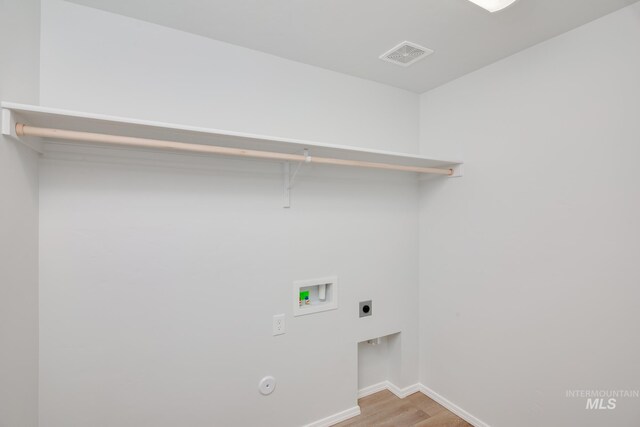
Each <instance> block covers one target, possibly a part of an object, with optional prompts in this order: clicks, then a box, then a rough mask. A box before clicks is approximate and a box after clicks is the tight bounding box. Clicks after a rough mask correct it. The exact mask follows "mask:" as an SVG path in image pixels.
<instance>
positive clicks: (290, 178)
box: [282, 148, 311, 209]
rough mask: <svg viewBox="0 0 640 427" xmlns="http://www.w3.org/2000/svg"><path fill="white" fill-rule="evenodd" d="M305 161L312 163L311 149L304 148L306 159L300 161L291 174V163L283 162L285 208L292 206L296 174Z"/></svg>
mask: <svg viewBox="0 0 640 427" xmlns="http://www.w3.org/2000/svg"><path fill="white" fill-rule="evenodd" d="M303 163H311V156H310V155H309V149H307V148H305V149H304V160H303V161H300V162H298V165H297V166H296V170H295V171H294V172H293V175H291V163H289V162H285V163H284V164H283V170H282V176H283V180H284V208H285V209H288V208H290V207H291V189H292V188H293V185H294V183H295V180H296V175H298V172H299V171H300V167H301V166H302V164H303Z"/></svg>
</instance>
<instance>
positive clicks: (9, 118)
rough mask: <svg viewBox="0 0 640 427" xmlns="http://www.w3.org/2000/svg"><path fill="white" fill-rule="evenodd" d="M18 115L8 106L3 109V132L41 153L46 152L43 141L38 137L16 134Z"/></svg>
mask: <svg viewBox="0 0 640 427" xmlns="http://www.w3.org/2000/svg"><path fill="white" fill-rule="evenodd" d="M17 123H18V117H16V114H15V113H14V112H13V111H11V110H9V109H8V108H3V109H2V134H3V135H4V136H6V137H8V138H11V139H13V140H15V141H18V142H20V143H22V144H24V145H26V146H27V147H29V148H31V149H32V150H34V151H37V152H38V153H40V154H44V150H43V148H42V142H41V141H40V140H39V139H38V138H32V137H28V136H18V135H17V134H16V124H17Z"/></svg>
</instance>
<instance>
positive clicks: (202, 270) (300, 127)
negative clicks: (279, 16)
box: [40, 1, 418, 427]
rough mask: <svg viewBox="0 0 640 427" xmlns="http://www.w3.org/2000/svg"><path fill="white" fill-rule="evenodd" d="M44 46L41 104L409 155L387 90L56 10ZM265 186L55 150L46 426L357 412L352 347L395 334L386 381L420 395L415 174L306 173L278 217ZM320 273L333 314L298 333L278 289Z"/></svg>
mask: <svg viewBox="0 0 640 427" xmlns="http://www.w3.org/2000/svg"><path fill="white" fill-rule="evenodd" d="M42 30H43V46H42V49H43V50H42V81H41V83H42V88H41V94H42V101H43V104H44V105H51V106H59V107H63V108H71V109H80V110H87V111H96V112H103V113H109V114H116V115H127V116H134V117H143V118H150V119H156V120H167V121H172V122H178V123H190V124H198V125H204V126H212V127H220V128H228V129H233V130H239V131H252V132H260V133H270V134H275V135H281V136H289V137H298V138H307V139H314V140H321V141H327V142H335V143H346V144H352V145H359V146H368V147H372V148H382V149H389V150H400V151H414V152H415V151H417V143H418V121H417V119H418V112H417V107H418V97H417V95H416V96H414V95H412V94H409V93H407V92H404V91H402V90H398V89H392V88H387V87H384V86H381V85H378V84H375V83H371V82H366V81H362V80H358V79H354V78H352V77H346V76H340V75H338V74H336V73H332V72H329V71H326V70H320V69H315V68H313V67H308V66H303V65H300V64H295V63H292V62H289V61H285V60H281V59H278V58H274V57H271V56H268V55H263V54H260V53H256V52H251V51H248V50H246V49H240V48H234V47H232V46H229V45H225V44H222V43H217V42H215V41H212V40H207V39H204V38H200V37H197V36H193V35H188V34H185V33H181V32H179V31H174V30H169V29H166V28H162V27H159V26H156V25H152V24H147V23H144V22H139V21H134V20H131V19H128V18H123V17H119V16H117V15H112V14H109V13H105V12H100V11H95V10H92V9H89V8H85V7H81V6H76V5H71V4H68V3H64V2H58V1H46V2H45V4H43V27H42ZM79 52H81V54H78V53H79ZM293 166H294V168H295V165H293ZM281 168H282V165H281V164H279V163H271V162H261V161H250V160H233V159H219V158H208V157H195V156H186V155H169V154H159V153H155V154H154V153H150V152H146V153H145V152H137V151H122V150H117V149H100V150H98V149H95V148H93V149H88V148H87V149H81V148H75V149H74V148H70V147H68V146H64V145H56V146H53V147H52V151H50V152H49V153H48V154H47V155H46V156H45V158H44V159H43V161H42V164H41V178H40V183H41V186H42V188H41V199H40V203H41V215H40V227H41V240H40V257H41V273H40V274H41V281H40V284H41V294H40V295H41V299H40V316H41V317H40V325H41V335H40V358H41V375H40V391H41V393H40V424H41V426H42V427H50V426H56V427H62V426H64V427H74V426H86V425H92V426H119V427H121V426H140V425H153V426H158V427H161V426H175V425H189V426H211V425H238V426H241V425H262V426H300V425H303V424H306V423H309V422H312V421H315V420H318V419H321V418H324V417H327V416H329V415H333V414H334V413H337V412H340V411H343V410H346V409H349V408H352V407H353V406H355V405H356V396H357V389H358V378H357V375H358V368H357V360H358V353H357V343H358V342H360V341H363V340H365V339H367V338H371V337H375V336H384V335H388V334H390V333H395V332H398V331H401V332H402V337H403V340H402V348H401V350H402V351H401V358H402V363H399V364H398V365H399V366H402V369H401V370H400V372H398V373H396V375H395V376H394V381H395V383H396V384H397V385H398V386H399V387H406V386H409V385H411V384H414V383H416V382H417V380H418V374H417V368H418V341H417V329H418V305H417V303H418V302H417V299H416V298H415V295H417V292H418V288H417V287H418V236H417V235H416V233H415V230H416V229H417V227H418V214H417V210H418V199H417V189H418V184H417V182H416V179H415V177H414V176H410V175H406V174H395V173H387V172H383V173H381V172H379V171H365V170H362V171H356V170H351V169H340V168H331V167H323V166H316V165H303V166H302V168H301V170H300V172H299V173H298V175H297V177H296V180H295V185H294V189H293V200H292V208H291V209H283V183H282V174H281ZM332 275H336V276H337V277H338V280H339V288H340V295H339V307H338V309H337V310H333V311H327V312H323V313H318V314H313V315H308V316H300V317H295V318H293V317H292V305H293V301H292V298H293V291H292V289H293V281H294V280H303V279H313V278H317V277H325V276H332ZM368 299H372V300H373V301H374V305H375V310H376V312H375V314H374V315H373V316H371V317H368V318H363V319H359V318H358V302H359V301H362V300H368ZM279 313H285V314H286V316H287V317H286V330H287V332H286V334H285V335H282V336H277V337H273V336H272V316H273V315H275V314H279ZM265 375H273V376H275V377H276V379H277V381H278V383H277V388H276V390H275V392H274V393H273V394H272V395H270V396H268V397H265V396H261V395H260V394H259V393H258V381H259V380H260V379H261V378H262V377H263V376H265ZM395 378H399V379H398V380H397V381H396V380H395Z"/></svg>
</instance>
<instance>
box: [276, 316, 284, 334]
mask: <svg viewBox="0 0 640 427" xmlns="http://www.w3.org/2000/svg"><path fill="white" fill-rule="evenodd" d="M282 334H284V314H276V315H275V316H273V335H282Z"/></svg>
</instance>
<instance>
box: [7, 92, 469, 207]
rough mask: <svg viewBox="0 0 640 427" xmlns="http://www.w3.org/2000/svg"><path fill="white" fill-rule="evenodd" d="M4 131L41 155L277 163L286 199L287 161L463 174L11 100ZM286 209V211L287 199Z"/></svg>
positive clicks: (367, 154)
mask: <svg viewBox="0 0 640 427" xmlns="http://www.w3.org/2000/svg"><path fill="white" fill-rule="evenodd" d="M2 133H3V134H4V135H7V136H10V137H13V138H15V139H17V140H18V141H20V142H22V143H24V144H26V145H28V146H29V147H31V148H33V149H34V150H37V151H39V152H43V143H44V142H46V141H47V140H50V139H58V140H64V141H68V142H73V141H76V142H84V143H90V144H109V145H117V146H128V147H136V148H154V149H163V150H169V151H187V152H192V153H205V154H215V155H223V156H240V157H252V158H261V159H266V160H272V161H273V160H276V161H281V162H284V166H285V167H284V172H285V173H284V176H285V179H284V181H285V182H284V185H285V198H286V199H288V197H289V195H288V192H289V190H290V188H291V186H292V183H291V181H292V177H291V175H290V172H289V164H290V163H291V162H295V163H299V164H300V163H302V162H306V163H319V164H329V165H339V166H350V167H362V168H374V169H384V170H395V171H403V172H417V173H424V174H435V175H442V176H447V177H457V176H461V175H462V162H458V161H448V160H436V159H431V158H428V157H424V156H419V155H414V154H404V153H395V152H391V151H381V150H367V149H361V148H356V147H349V146H343V145H333V144H323V143H319V142H311V141H303V140H298V139H288V138H278V137H271V136H264V135H254V134H248V133H241V132H233V131H226V130H219V129H209V128H203V127H196V126H185V125H178V124H171V123H162V122H154V121H148V120H138V119H131V118H124V117H114V116H107V115H102V114H93V113H83V112H77V111H67V110H60V109H56V108H48V107H40V106H34V105H23V104H15V103H10V102H3V103H2ZM294 175H295V173H294ZM285 207H288V202H287V201H285Z"/></svg>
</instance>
